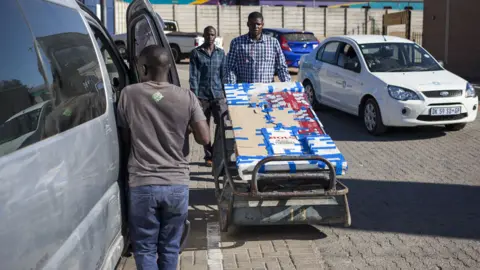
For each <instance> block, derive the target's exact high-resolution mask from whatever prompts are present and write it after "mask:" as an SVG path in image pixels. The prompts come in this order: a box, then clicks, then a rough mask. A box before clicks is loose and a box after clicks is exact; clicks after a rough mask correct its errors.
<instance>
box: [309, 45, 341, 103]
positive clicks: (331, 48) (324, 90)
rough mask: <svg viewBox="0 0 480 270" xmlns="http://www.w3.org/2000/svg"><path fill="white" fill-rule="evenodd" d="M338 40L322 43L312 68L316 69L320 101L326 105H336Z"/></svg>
mask: <svg viewBox="0 0 480 270" xmlns="http://www.w3.org/2000/svg"><path fill="white" fill-rule="evenodd" d="M339 44H340V42H338V41H330V42H327V43H326V44H325V45H323V48H322V49H321V50H319V52H321V54H320V55H318V54H317V59H316V61H315V65H314V68H315V69H316V79H317V83H316V84H317V86H318V88H319V89H320V99H319V101H320V100H321V102H322V103H323V104H325V105H327V106H332V107H336V106H337V105H338V97H337V93H336V92H337V90H338V89H337V87H338V84H337V83H338V82H337V81H338V71H337V70H336V62H337V51H338V46H339Z"/></svg>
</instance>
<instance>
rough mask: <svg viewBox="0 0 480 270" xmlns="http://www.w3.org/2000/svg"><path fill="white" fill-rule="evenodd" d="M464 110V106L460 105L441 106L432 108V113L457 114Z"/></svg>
mask: <svg viewBox="0 0 480 270" xmlns="http://www.w3.org/2000/svg"><path fill="white" fill-rule="evenodd" d="M461 112H462V108H461V107H460V106H458V107H439V108H431V109H430V115H457V114H460V113H461Z"/></svg>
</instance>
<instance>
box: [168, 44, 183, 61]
mask: <svg viewBox="0 0 480 270" xmlns="http://www.w3.org/2000/svg"><path fill="white" fill-rule="evenodd" d="M170 48H171V49H172V54H173V60H175V63H177V64H178V63H180V61H181V60H182V59H180V48H178V46H177V45H172V46H171V47H170Z"/></svg>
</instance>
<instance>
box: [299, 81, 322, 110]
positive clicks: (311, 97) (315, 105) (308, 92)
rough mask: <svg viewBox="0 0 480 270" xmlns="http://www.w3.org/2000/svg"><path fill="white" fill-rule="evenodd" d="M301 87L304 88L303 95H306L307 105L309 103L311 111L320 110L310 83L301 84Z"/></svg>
mask: <svg viewBox="0 0 480 270" xmlns="http://www.w3.org/2000/svg"><path fill="white" fill-rule="evenodd" d="M303 87H305V94H306V95H307V99H308V103H310V105H311V106H312V109H313V110H318V109H320V104H319V103H318V100H317V96H316V95H315V89H314V88H313V86H312V83H311V82H309V81H306V82H304V83H303Z"/></svg>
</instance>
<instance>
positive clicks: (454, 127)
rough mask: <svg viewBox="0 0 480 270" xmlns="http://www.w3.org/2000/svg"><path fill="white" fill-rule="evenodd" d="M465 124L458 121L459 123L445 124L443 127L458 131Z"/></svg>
mask: <svg viewBox="0 0 480 270" xmlns="http://www.w3.org/2000/svg"><path fill="white" fill-rule="evenodd" d="M465 126H467V124H466V123H460V124H450V125H445V128H446V129H447V130H448V131H459V130H462V129H464V128H465Z"/></svg>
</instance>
